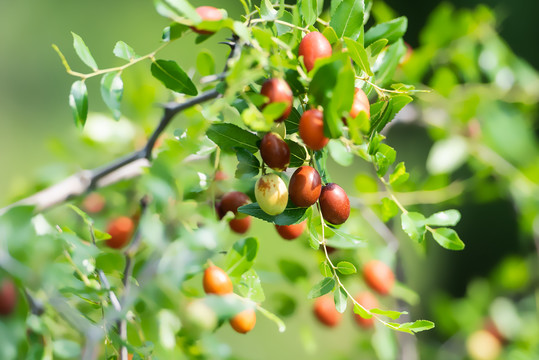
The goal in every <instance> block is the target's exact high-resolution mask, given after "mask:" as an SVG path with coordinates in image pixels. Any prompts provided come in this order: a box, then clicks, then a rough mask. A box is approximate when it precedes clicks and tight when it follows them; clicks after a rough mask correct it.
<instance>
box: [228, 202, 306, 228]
mask: <svg viewBox="0 0 539 360" xmlns="http://www.w3.org/2000/svg"><path fill="white" fill-rule="evenodd" d="M307 209H309V208H300V207H297V206H296V205H294V204H293V203H292V202H291V201H289V202H288V205H287V206H286V208H285V209H284V211H283V212H282V213H280V214H279V215H276V216H272V215H268V214H266V213H265V212H264V210H262V209H261V208H260V206H259V205H258V203H252V204H248V205H244V206H241V207H239V208H238V211H239V212H240V213H242V214H247V215H251V216H254V217H256V218H258V219H261V220H264V221H267V222H269V223H274V224H277V225H292V224H297V223H299V222H301V221H303V220H305V218H306V217H307V213H306V212H307Z"/></svg>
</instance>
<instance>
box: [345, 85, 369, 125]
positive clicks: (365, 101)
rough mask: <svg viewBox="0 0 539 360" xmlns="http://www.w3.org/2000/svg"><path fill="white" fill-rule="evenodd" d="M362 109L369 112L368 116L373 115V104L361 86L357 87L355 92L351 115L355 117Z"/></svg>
mask: <svg viewBox="0 0 539 360" xmlns="http://www.w3.org/2000/svg"><path fill="white" fill-rule="evenodd" d="M361 111H364V112H365V113H366V114H367V117H368V118H369V117H371V104H370V103H369V98H368V97H367V95H366V94H365V92H363V90H361V89H360V88H356V90H355V93H354V102H353V103H352V109H351V110H350V117H352V118H355V117H356V116H358V115H359V113H360V112H361Z"/></svg>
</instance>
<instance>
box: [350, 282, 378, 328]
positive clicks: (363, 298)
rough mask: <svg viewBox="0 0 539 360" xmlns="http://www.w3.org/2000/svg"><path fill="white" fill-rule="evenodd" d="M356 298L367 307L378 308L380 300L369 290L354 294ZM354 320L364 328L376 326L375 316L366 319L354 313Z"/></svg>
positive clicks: (368, 308) (369, 308)
mask: <svg viewBox="0 0 539 360" xmlns="http://www.w3.org/2000/svg"><path fill="white" fill-rule="evenodd" d="M354 299H355V300H356V301H357V302H358V303H359V304H360V305H361V306H363V307H364V308H365V309H367V310H371V309H374V308H378V300H377V299H376V297H375V296H374V295H373V294H372V293H371V292H369V291H363V292H360V293H359V294H357V295H356V296H354ZM354 320H355V321H356V323H357V324H358V325H359V326H361V327H362V328H364V329H370V328H372V327H373V326H374V321H375V320H374V318H370V319H365V318H362V317H361V316H359V315H358V314H356V313H354Z"/></svg>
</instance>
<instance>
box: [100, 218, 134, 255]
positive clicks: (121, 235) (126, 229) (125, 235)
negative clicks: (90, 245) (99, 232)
mask: <svg viewBox="0 0 539 360" xmlns="http://www.w3.org/2000/svg"><path fill="white" fill-rule="evenodd" d="M134 229H135V223H134V222H133V220H132V219H131V218H129V217H127V216H120V217H118V218H116V219H114V220H112V221H111V222H110V223H109V225H108V227H107V233H108V234H109V235H110V239H107V240H106V241H105V243H106V244H107V246H108V247H111V248H113V249H121V248H123V247H124V246H125V245H126V244H127V243H128V242H129V240H130V239H131V236H132V235H133V230H134Z"/></svg>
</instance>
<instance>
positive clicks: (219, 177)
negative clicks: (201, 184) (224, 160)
mask: <svg viewBox="0 0 539 360" xmlns="http://www.w3.org/2000/svg"><path fill="white" fill-rule="evenodd" d="M214 179H215V181H225V180H226V179H228V176H227V175H226V173H225V172H224V171H223V170H217V171H216V172H215V176H214Z"/></svg>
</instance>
